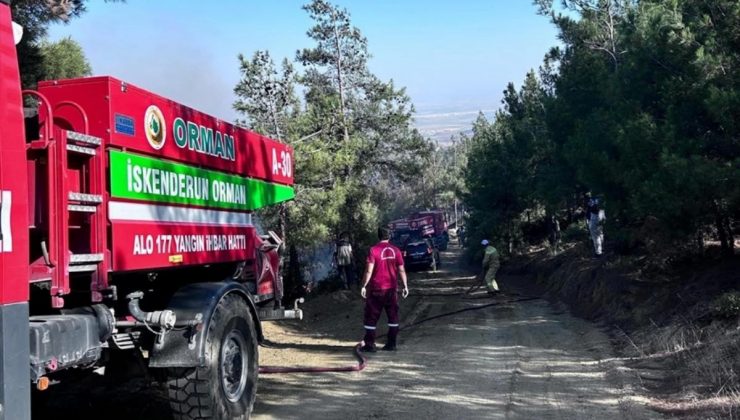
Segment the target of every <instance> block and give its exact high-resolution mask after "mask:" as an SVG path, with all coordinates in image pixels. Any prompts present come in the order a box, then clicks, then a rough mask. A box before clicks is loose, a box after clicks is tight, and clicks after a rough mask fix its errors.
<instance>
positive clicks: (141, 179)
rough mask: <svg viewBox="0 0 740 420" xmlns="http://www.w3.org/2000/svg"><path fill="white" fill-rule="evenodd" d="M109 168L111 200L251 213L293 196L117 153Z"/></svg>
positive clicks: (279, 188) (286, 190)
mask: <svg viewBox="0 0 740 420" xmlns="http://www.w3.org/2000/svg"><path fill="white" fill-rule="evenodd" d="M109 166H110V180H111V195H112V196H113V197H115V198H123V199H128V200H140V201H152V202H158V203H175V204H185V205H193V206H200V207H209V208H219V209H229V210H242V211H245V210H246V211H251V210H256V209H259V208H262V207H266V206H269V205H273V204H276V203H281V202H283V201H288V200H291V199H293V198H294V197H295V191H294V189H293V187H290V186H287V185H280V184H273V183H269V182H264V181H259V180H256V179H251V178H244V177H240V176H236V175H231V174H227V173H223V172H218V171H212V170H209V169H202V168H198V167H195V166H192V165H186V164H182V163H176V162H171V161H167V160H163V159H156V158H151V157H147V156H142V155H137V154H133V153H126V152H121V151H117V150H111V151H110V162H109Z"/></svg>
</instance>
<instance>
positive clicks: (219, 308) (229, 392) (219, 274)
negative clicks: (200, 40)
mask: <svg viewBox="0 0 740 420" xmlns="http://www.w3.org/2000/svg"><path fill="white" fill-rule="evenodd" d="M8 2H9V1H8V0H0V96H1V97H2V101H3V106H2V107H1V108H0V251H1V252H0V378H2V379H1V382H2V383H1V384H0V418H3V417H4V418H6V419H13V420H17V419H27V418H30V402H29V401H30V387H31V386H33V387H35V388H37V389H38V390H44V389H46V388H47V387H48V386H49V384H50V382H54V383H56V382H59V373H60V372H62V371H65V370H70V369H78V370H80V369H89V368H93V367H99V366H105V367H106V371H108V370H109V369H110V371H116V367H117V366H119V369H117V370H118V371H121V369H120V364H121V363H124V361H126V360H130V359H131V358H132V357H133V358H135V359H137V360H138V361H140V362H142V363H143V364H144V365H145V366H146V367H147V368H148V369H150V370H151V371H153V373H156V375H157V376H158V377H161V378H163V380H165V381H166V382H167V385H168V386H167V388H168V390H169V397H170V400H171V407H172V411H173V415H174V417H175V418H188V419H189V418H218V419H236V418H239V419H241V418H247V417H248V416H249V413H250V411H251V408H252V405H253V403H254V398H255V392H256V381H257V371H258V351H257V346H258V343H259V342H260V340H262V329H261V326H260V321H262V320H271V319H285V318H299V317H301V311H300V310H299V309H298V308H297V307H294V308H292V309H285V308H283V306H282V304H281V300H282V280H281V277H280V267H279V263H280V258H279V255H278V251H279V248H280V247H281V244H282V241H281V239H280V238H279V237H278V236H277V235H275V234H274V233H272V232H269V233H267V234H264V235H261V234H260V233H258V232H257V231H256V229H255V227H254V225H253V224H252V212H253V211H254V210H256V209H259V208H262V207H265V206H269V205H274V204H277V203H280V202H284V201H287V200H290V199H292V198H293V195H294V190H293V187H292V184H293V151H292V149H291V148H290V147H289V146H287V145H285V144H282V143H280V142H277V141H274V140H271V139H269V138H266V137H263V136H260V135H258V134H256V133H253V132H250V131H247V130H244V129H242V128H239V127H236V126H234V125H231V124H229V123H226V122H224V121H221V120H218V119H216V118H213V117H211V116H209V115H206V114H204V113H201V112H198V111H196V110H194V109H192V108H188V107H186V106H183V105H181V104H178V103H175V102H173V101H171V100H168V99H165V98H163V97H160V96H157V95H155V94H152V93H150V92H147V91H145V90H143V89H140V88H138V87H136V86H133V85H131V84H128V83H126V82H123V81H120V80H117V79H114V78H112V77H92V78H84V79H76V80H65V81H58V82H43V83H40V84H39V88H38V91H23V92H21V88H20V79H19V74H18V63H17V61H16V50H15V46H14V28H13V26H12V25H11V16H10V10H9V6H8ZM24 97H25V98H28V99H29V100H30V101H33V102H34V103H36V104H38V109H37V110H35V111H32V112H28V111H26V115H25V117H26V118H24V108H23V102H22V101H23V98H24ZM29 338H30V339H29ZM29 374H30V377H29ZM58 386H63V383H62V384H61V385H58Z"/></svg>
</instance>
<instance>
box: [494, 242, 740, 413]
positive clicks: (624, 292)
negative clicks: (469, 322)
mask: <svg viewBox="0 0 740 420" xmlns="http://www.w3.org/2000/svg"><path fill="white" fill-rule="evenodd" d="M504 274H505V275H508V276H510V277H511V278H512V279H517V286H520V287H527V288H534V289H536V290H537V291H538V292H539V293H543V294H544V295H545V296H548V297H550V298H552V299H553V300H558V301H561V302H564V303H565V304H567V305H568V306H569V308H570V310H571V311H572V312H573V313H574V314H576V315H578V316H581V317H584V318H587V319H590V320H595V321H598V322H600V323H602V324H603V325H604V326H605V327H607V328H608V329H609V330H610V331H612V336H613V338H614V340H615V344H616V345H617V347H618V348H619V349H620V351H621V353H622V355H623V356H624V357H625V358H628V359H629V360H630V362H629V365H630V366H631V367H633V368H634V369H636V370H638V371H639V375H640V377H641V380H642V382H643V386H644V387H645V389H647V390H648V391H650V392H651V394H652V395H653V397H654V401H653V404H652V405H653V408H654V409H656V410H658V411H660V412H663V413H666V414H669V415H677V416H681V417H688V418H730V417H732V418H736V417H737V415H738V414H739V413H740V322H739V318H738V312H739V309H740V308H739V305H740V299H738V298H740V292H738V291H740V258H738V257H737V256H736V257H735V258H725V259H715V260H711V261H710V260H704V261H684V262H675V263H673V264H672V265H671V266H669V267H667V268H666V267H662V268H661V269H660V270H657V269H655V267H654V266H652V265H651V262H650V260H649V259H648V258H646V257H635V256H630V257H624V256H617V255H608V256H605V257H602V258H594V257H592V256H591V255H590V253H589V249H588V248H587V247H586V246H585V244H571V245H569V246H566V247H565V251H563V252H561V253H560V254H558V255H556V256H553V255H550V254H549V252H547V250H538V251H534V252H532V253H530V254H529V255H527V256H524V257H519V258H516V259H514V260H512V261H511V262H510V263H509V264H508V265H507V266H505V268H504Z"/></svg>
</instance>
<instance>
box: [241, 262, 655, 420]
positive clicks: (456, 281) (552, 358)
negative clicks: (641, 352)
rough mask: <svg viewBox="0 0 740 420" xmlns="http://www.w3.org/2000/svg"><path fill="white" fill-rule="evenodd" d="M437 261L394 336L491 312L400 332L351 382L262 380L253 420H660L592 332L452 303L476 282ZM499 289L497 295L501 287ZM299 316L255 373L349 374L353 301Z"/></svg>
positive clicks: (277, 329) (515, 312) (507, 305)
mask: <svg viewBox="0 0 740 420" xmlns="http://www.w3.org/2000/svg"><path fill="white" fill-rule="evenodd" d="M443 257H446V261H447V262H448V264H447V265H446V266H444V267H443V270H442V271H441V272H440V273H415V274H414V275H412V281H411V289H412V297H410V298H409V299H408V300H406V301H404V302H403V303H402V313H403V314H404V316H403V317H402V325H409V324H412V323H414V322H417V321H419V320H421V319H424V318H427V317H430V316H434V315H438V314H442V313H447V312H452V311H456V310H460V309H464V308H469V307H473V306H475V305H483V304H486V303H490V302H497V303H498V304H497V305H494V306H491V307H488V308H484V309H480V310H475V311H468V312H463V313H460V314H457V315H454V316H451V317H446V318H441V319H437V320H432V321H430V322H426V323H423V324H420V325H418V326H416V327H413V328H410V329H407V330H405V331H402V333H401V336H400V347H399V351H398V352H396V353H385V352H379V353H376V354H370V355H369V356H368V358H369V362H368V367H367V368H366V369H365V370H364V371H362V372H359V373H349V374H348V373H332V374H323V375H310V374H290V375H270V376H268V375H263V376H262V377H261V378H260V389H259V392H258V398H257V405H256V407H255V413H254V417H255V418H257V419H273V418H274V419H291V418H295V419H297V418H328V419H334V418H336V419H369V418H419V419H428V418H440V419H458V418H465V419H471V418H486V419H490V418H522V419H594V418H609V419H614V418H616V419H620V418H628V419H642V418H659V417H660V416H659V415H658V414H656V413H654V412H652V411H649V410H647V409H646V408H645V406H644V401H645V400H644V399H642V398H640V397H638V396H637V395H636V394H637V388H636V386H635V382H636V381H638V380H637V379H636V377H635V376H634V374H633V373H632V372H631V371H629V369H627V368H625V367H624V366H622V365H621V363H620V361H619V359H616V358H612V357H611V356H612V350H611V345H610V342H609V338H608V337H607V335H606V334H605V333H604V332H602V331H601V330H600V329H599V328H598V327H596V326H595V325H593V324H591V323H588V322H586V321H583V320H580V319H577V318H574V317H572V316H570V315H569V314H567V313H566V312H564V311H562V310H559V309H558V308H556V307H553V306H552V305H550V304H549V303H547V302H546V301H544V300H527V301H520V302H513V301H514V300H517V299H521V298H522V297H523V296H522V295H519V294H518V293H517V291H515V290H509V291H508V292H507V293H506V294H504V295H503V296H499V297H496V298H495V299H490V298H488V297H486V296H485V295H484V294H482V293H480V292H478V293H474V294H473V295H469V296H464V295H453V293H456V292H463V291H465V290H467V288H468V287H469V286H470V285H471V284H472V282H473V279H472V277H471V276H470V275H469V274H468V273H465V272H464V271H462V270H460V269H459V268H458V266H457V264H455V263H454V262H453V261H454V259H455V258H456V253H455V252H454V251H453V252H450V253H447V255H445V256H443ZM502 283H503V287H504V288H505V287H506V284H507V281H506V278H504V279H503V281H502ZM440 294H449V295H448V296H439V295H440ZM414 295H415V296H414ZM423 295H426V296H423ZM429 295H434V296H429ZM330 302H331V303H334V304H335V305H334V307H333V308H330V305H329V303H330ZM314 307H317V308H318V307H321V308H322V309H321V311H320V312H319V311H318V310H313V308H314ZM306 309H307V312H308V314H309V315H308V319H307V320H306V321H305V322H304V324H303V325H292V324H290V325H278V324H272V325H270V326H269V327H268V329H267V336H268V337H270V340H271V341H272V343H273V345H274V346H275V347H276V348H273V349H263V350H262V352H261V361H262V362H263V364H270V365H298V364H300V365H326V366H340V365H349V364H352V363H354V358H353V357H352V352H351V348H352V346H353V345H354V343H356V342H357V341H358V339H359V338H361V334H362V330H361V300H359V299H358V298H356V297H353V296H351V295H350V294H345V293H336V294H334V295H331V296H325V297H322V298H321V299H319V300H317V301H313V302H311V303H310V304H309V305H308V306H307V308H306ZM382 323H383V321H381V325H382ZM383 329H384V328H383ZM382 332H383V331H381V333H382Z"/></svg>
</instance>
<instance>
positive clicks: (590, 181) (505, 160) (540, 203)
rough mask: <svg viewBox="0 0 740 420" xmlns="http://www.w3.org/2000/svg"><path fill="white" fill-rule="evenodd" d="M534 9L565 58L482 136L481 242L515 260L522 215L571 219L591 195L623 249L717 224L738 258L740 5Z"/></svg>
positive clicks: (476, 138) (484, 127)
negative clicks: (548, 23)
mask: <svg viewBox="0 0 740 420" xmlns="http://www.w3.org/2000/svg"><path fill="white" fill-rule="evenodd" d="M536 3H537V4H538V5H539V6H540V10H541V11H542V13H543V14H547V15H549V16H551V18H552V21H553V23H554V24H555V25H556V26H557V28H558V29H559V31H560V38H561V39H562V41H563V46H562V47H559V48H554V49H553V50H552V51H551V52H550V53H548V55H547V56H546V57H545V61H544V63H543V65H542V67H541V68H540V72H539V75H535V74H534V73H529V74H528V75H527V78H526V80H525V82H524V84H523V86H521V87H520V88H519V89H518V90H517V89H515V88H514V86H513V85H509V86H508V87H507V89H506V91H505V92H504V100H503V104H504V107H503V109H502V110H501V111H500V112H499V113H498V114H497V115H496V117H495V119H494V121H492V122H488V121H479V122H478V123H476V125H475V126H474V135H473V137H472V141H473V146H472V147H471V148H470V153H469V157H468V159H469V167H468V170H467V172H466V174H465V180H466V184H467V187H468V189H469V194H468V195H467V198H466V202H467V204H468V205H469V207H470V209H471V224H472V225H474V226H475V227H476V228H478V229H480V232H479V233H477V234H478V235H479V236H492V237H495V238H498V240H500V241H501V242H504V243H508V244H509V246H510V248H515V247H516V242H517V241H518V237H519V236H521V232H522V225H523V223H525V220H524V219H525V217H524V215H526V214H544V213H543V212H541V211H539V210H540V209H542V208H544V209H546V212H545V213H547V212H549V213H558V214H567V215H568V218H569V219H571V220H569V221H572V219H573V217H574V216H575V214H576V213H577V212H578V209H579V207H580V205H581V203H582V198H581V197H582V195H581V194H582V193H583V192H585V191H587V190H591V191H593V192H594V193H595V194H597V195H598V196H599V197H601V198H602V199H603V200H605V203H606V206H605V207H606V210H607V212H608V215H609V219H608V220H609V222H608V223H609V229H610V232H612V233H613V234H614V235H615V236H612V237H618V238H619V241H620V243H621V244H623V245H624V246H620V249H624V250H628V249H629V250H631V249H633V248H634V245H635V244H637V243H638V242H641V241H642V242H649V241H648V240H647V239H648V238H635V237H631V235H634V234H639V232H644V229H640V228H639V227H640V226H642V225H643V224H644V222H645V221H646V220H651V221H654V222H651V223H652V224H655V225H657V227H658V232H657V233H658V235H656V236H659V237H660V238H665V239H666V240H667V241H677V240H680V241H690V240H692V239H693V238H695V237H696V236H697V234H698V233H699V232H703V231H706V230H707V229H706V228H707V226H714V230H715V231H716V232H717V235H718V238H719V240H720V241H721V242H722V247H723V249H725V251H727V252H728V253H731V252H732V247H733V241H732V229H731V225H732V219H733V218H737V217H738V216H740V214H738V209H739V208H740V201H739V200H738V197H739V196H740V183H739V182H738V180H739V179H740V171H739V170H738V163H740V142H738V138H740V132H739V131H738V129H739V128H740V125H739V124H738V123H737V121H740V107H739V106H738V105H740V76H739V75H738V74H737V72H734V71H731V70H730V69H731V68H735V67H736V66H737V65H738V64H740V50H738V49H737V45H739V44H738V42H740V33H739V32H738V31H737V28H738V27H740V3H738V2H736V1H732V0H720V1H713V2H692V1H688V0H674V1H670V2H666V1H658V0H643V1H618V0H577V1H576V0H565V1H562V2H561V5H562V7H563V8H565V9H566V10H567V11H568V12H569V13H567V14H562V13H557V12H556V11H555V10H554V9H552V3H553V2H552V1H550V0H538V1H536ZM576 16H577V17H576ZM471 232H472V230H471ZM471 239H473V238H471Z"/></svg>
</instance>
